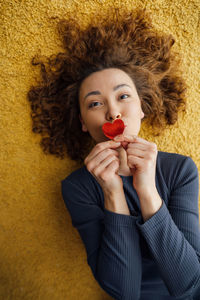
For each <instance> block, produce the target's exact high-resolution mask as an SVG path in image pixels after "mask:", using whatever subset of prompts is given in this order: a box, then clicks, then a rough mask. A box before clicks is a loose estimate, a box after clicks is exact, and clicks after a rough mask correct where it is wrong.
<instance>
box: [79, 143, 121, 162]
mask: <svg viewBox="0 0 200 300" xmlns="http://www.w3.org/2000/svg"><path fill="white" fill-rule="evenodd" d="M120 146H121V143H120V142H114V141H113V140H110V141H106V142H102V143H99V144H97V145H96V146H95V147H94V148H93V149H92V151H91V152H90V153H89V155H88V156H87V157H86V158H85V160H84V163H85V164H87V163H88V162H89V161H91V160H92V159H93V158H94V157H96V156H97V155H98V153H100V152H102V151H104V150H105V149H110V148H114V149H116V148H118V147H120Z"/></svg>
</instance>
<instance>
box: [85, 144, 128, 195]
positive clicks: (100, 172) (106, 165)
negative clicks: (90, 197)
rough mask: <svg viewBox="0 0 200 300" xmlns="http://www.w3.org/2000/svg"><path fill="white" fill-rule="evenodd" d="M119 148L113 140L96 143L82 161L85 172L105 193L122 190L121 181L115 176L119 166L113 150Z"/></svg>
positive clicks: (116, 155)
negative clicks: (87, 172)
mask: <svg viewBox="0 0 200 300" xmlns="http://www.w3.org/2000/svg"><path fill="white" fill-rule="evenodd" d="M120 146H121V144H120V143H117V142H115V141H113V140H110V141H106V142H102V143H98V144H96V145H95V146H94V148H93V149H92V151H91V152H90V153H89V155H88V156H87V157H86V158H85V160H84V164H85V165H86V167H87V170H88V171H89V172H90V173H91V174H92V175H93V176H94V177H95V179H96V180H97V181H98V183H99V184H100V185H101V187H102V189H103V191H104V192H106V193H109V192H114V191H115V192H118V191H119V192H121V191H122V190H123V181H122V179H121V177H120V176H119V175H118V174H117V171H118V169H119V164H120V161H119V158H118V156H119V154H118V152H117V151H116V150H114V149H116V148H119V147H120Z"/></svg>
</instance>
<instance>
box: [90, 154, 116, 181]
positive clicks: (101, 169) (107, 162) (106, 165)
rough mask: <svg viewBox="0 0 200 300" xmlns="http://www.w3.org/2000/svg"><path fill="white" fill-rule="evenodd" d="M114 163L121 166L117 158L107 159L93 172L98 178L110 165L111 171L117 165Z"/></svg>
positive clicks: (110, 157)
mask: <svg viewBox="0 0 200 300" xmlns="http://www.w3.org/2000/svg"><path fill="white" fill-rule="evenodd" d="M114 161H116V163H118V164H119V158H117V157H116V156H109V157H106V159H104V160H103V161H101V163H100V164H98V165H97V166H96V168H95V169H94V170H93V173H94V175H95V176H97V177H98V176H99V175H100V174H101V173H102V172H103V171H104V170H105V169H106V168H107V167H108V166H109V165H110V164H112V165H111V167H110V169H112V167H113V166H114V165H115V164H114Z"/></svg>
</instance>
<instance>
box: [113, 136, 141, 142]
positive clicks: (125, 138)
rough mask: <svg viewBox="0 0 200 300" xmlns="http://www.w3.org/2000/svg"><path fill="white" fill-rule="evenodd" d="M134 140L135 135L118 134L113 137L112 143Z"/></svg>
mask: <svg viewBox="0 0 200 300" xmlns="http://www.w3.org/2000/svg"><path fill="white" fill-rule="evenodd" d="M135 138H136V135H127V134H126V135H124V134H119V135H117V136H115V137H114V139H113V140H114V141H116V142H121V141H126V142H134V140H135Z"/></svg>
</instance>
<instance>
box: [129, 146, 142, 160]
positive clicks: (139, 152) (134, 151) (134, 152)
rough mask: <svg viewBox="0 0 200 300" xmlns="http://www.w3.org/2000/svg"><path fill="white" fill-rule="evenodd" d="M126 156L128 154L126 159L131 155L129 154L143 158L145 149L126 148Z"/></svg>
mask: <svg viewBox="0 0 200 300" xmlns="http://www.w3.org/2000/svg"><path fill="white" fill-rule="evenodd" d="M126 152H127V156H128V159H129V158H130V157H131V156H137V157H140V158H144V157H145V154H146V151H144V150H141V149H130V148H129V149H127V151H126Z"/></svg>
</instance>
